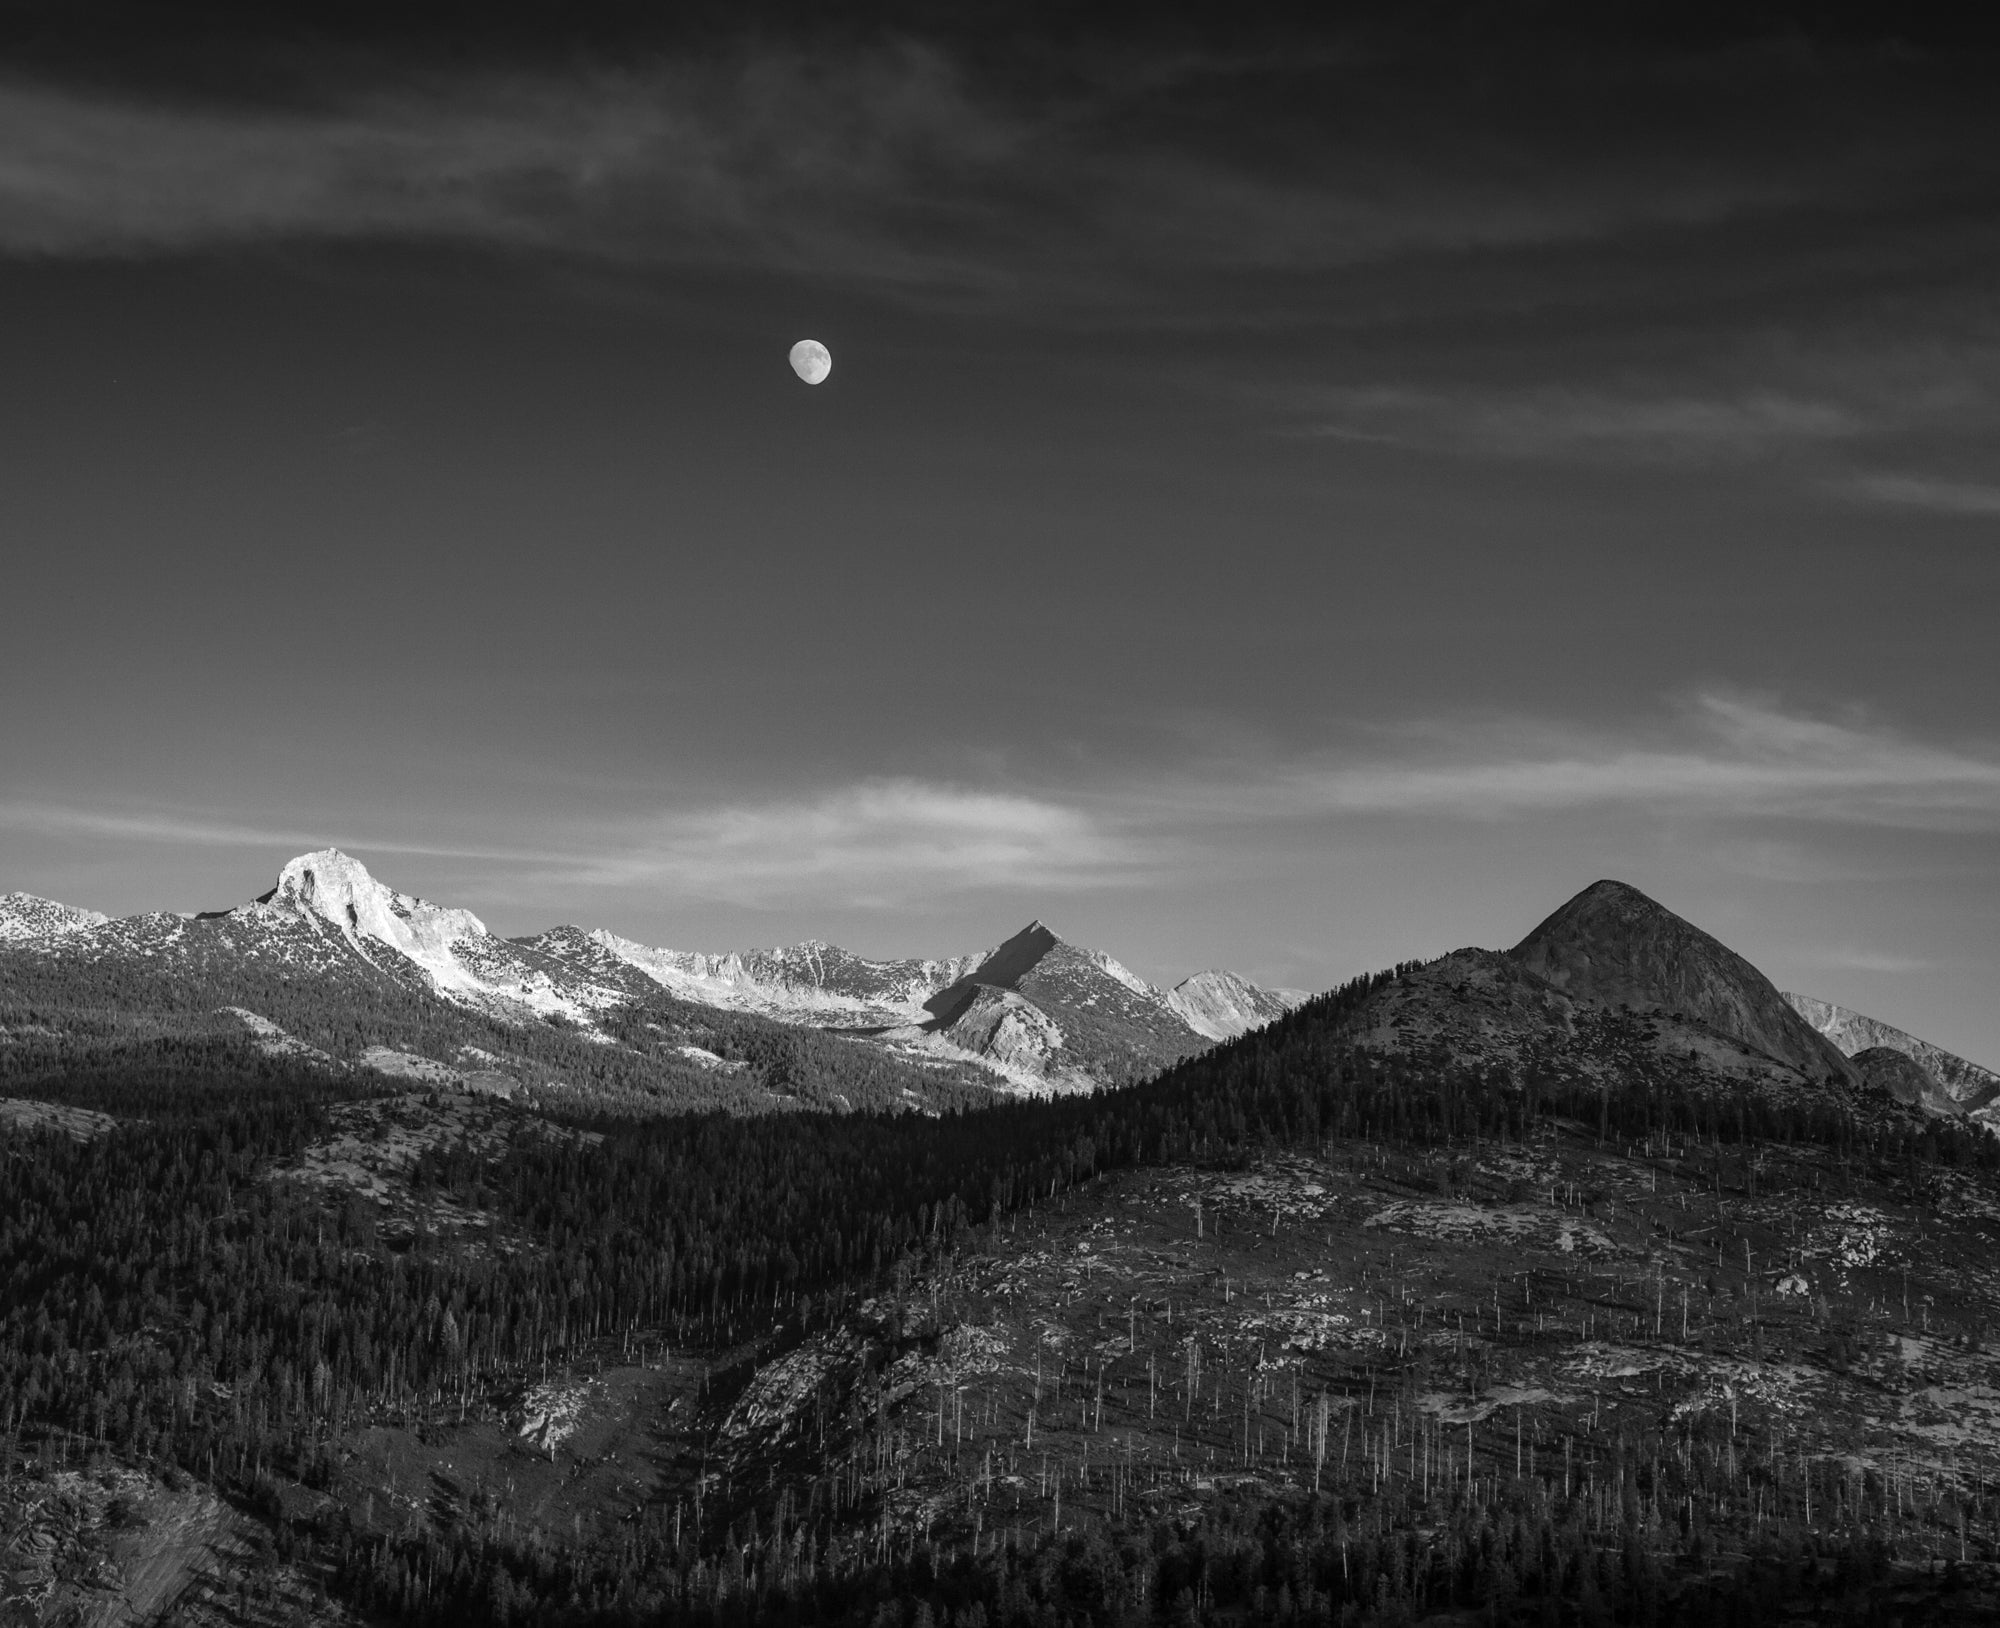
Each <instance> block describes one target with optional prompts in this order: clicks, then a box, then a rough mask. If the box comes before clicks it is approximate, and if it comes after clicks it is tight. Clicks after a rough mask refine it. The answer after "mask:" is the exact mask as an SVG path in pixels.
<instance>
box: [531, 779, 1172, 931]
mask: <svg viewBox="0 0 2000 1628" xmlns="http://www.w3.org/2000/svg"><path fill="white" fill-rule="evenodd" d="M599 843H600V845H599V846H597V847H596V849H595V851H594V852H591V853H589V854H587V855H584V856H581V857H577V858H573V859H571V860H568V861H558V863H557V866H556V869H557V872H558V873H559V874H560V875H562V876H563V877H564V878H565V879H567V880H569V881H572V882H574V883H577V884H580V885H585V886H619V887H633V886H646V887H656V888H660V889H662V890H665V891H668V892H671V893H675V894H680V895H685V896H692V897H701V898H710V899H718V900H723V901H726V902H729V903H733V904H744V905H762V904H771V903H795V902H797V901H799V900H802V899H814V900H823V901H830V902H838V903H842V904H849V905H872V906H890V905H895V904H899V903H909V902H912V901H914V900H919V899H923V898H926V897H933V896H936V895H940V894H948V893H962V892H977V891H983V890H987V889H1004V888H1035V889H1056V888H1084V887H1101V886H1107V885H1115V884H1118V883H1121V882H1131V881H1136V880H1138V879H1140V877H1141V876H1142V875H1143V873H1144V866H1145V863H1146V858H1147V856H1146V854H1145V852H1144V850H1143V849H1142V848H1141V847H1140V845H1139V844H1138V843H1137V842H1136V841H1135V840H1133V838H1132V837H1131V836H1130V835H1128V834H1121V833H1119V832H1118V831H1116V830H1114V829H1112V828H1110V827H1109V826H1108V825H1107V824H1106V823H1105V822H1104V821H1102V820H1101V819H1100V818H1098V817H1096V816H1094V815H1092V814H1090V813H1088V812H1086V811H1084V810H1082V809H1080V808H1077V807H1074V806H1071V805H1069V804H1066V803H1063V802H1059V801H1056V800H1053V799H1049V798H1042V797H1033V796H1025V795H1020V794H1017V793H1007V792H994V791H982V790H971V789H965V788H960V787H955V786H948V785H939V784H934V783H931V782H926V781H921V780H912V779H885V780H870V781H863V782H860V783H858V784H854V785H850V786H845V787H841V788H837V789H834V790H831V791H828V792H825V793H822V794H819V795H813V796H806V797H800V798H795V799H775V800H770V801H765V802H758V803H737V804H730V805H724V806H718V807H711V808H707V809H699V810H691V811H686V812H680V813H673V814H667V815H662V816H659V817H656V818H654V819H652V820H650V821H647V822H645V823H644V824H643V825H642V826H641V827H640V828H639V829H638V830H636V831H631V830H628V831H626V832H624V833H622V834H618V835H614V836H613V837H611V838H610V839H609V840H604V839H602V838H600V839H599Z"/></svg>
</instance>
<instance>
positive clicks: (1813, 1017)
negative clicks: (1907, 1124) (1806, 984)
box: [1785, 993, 2000, 1106]
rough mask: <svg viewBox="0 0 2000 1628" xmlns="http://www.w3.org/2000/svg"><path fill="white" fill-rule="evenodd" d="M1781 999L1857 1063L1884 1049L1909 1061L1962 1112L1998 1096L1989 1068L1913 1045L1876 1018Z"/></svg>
mask: <svg viewBox="0 0 2000 1628" xmlns="http://www.w3.org/2000/svg"><path fill="white" fill-rule="evenodd" d="M1785 999H1786V1000H1787V1001H1788V1002H1790V1003H1791V1006H1792V1009H1793V1010H1794V1011H1796V1012H1797V1013H1798V1014H1799V1016H1800V1017H1802V1018H1804V1019H1805V1020H1806V1022H1808V1023H1810V1024H1811V1025H1812V1026H1813V1028H1814V1029H1815V1030H1817V1031H1818V1032H1819V1033H1820V1034H1821V1035H1823V1036H1825V1037H1826V1039H1828V1040H1829V1041H1831V1042H1832V1043H1833V1044H1834V1045H1836V1046H1838V1047H1839V1048H1840V1050H1841V1051H1843V1052H1844V1053H1846V1055H1847V1056H1848V1057H1850V1058H1853V1059H1855V1060H1856V1061H1857V1062H1858V1061H1859V1059H1860V1054H1861V1053H1863V1052H1865V1051H1868V1050H1870V1049H1873V1048H1876V1047H1886V1048H1888V1049H1889V1050H1890V1051H1899V1052H1901V1053H1903V1055H1904V1056H1906V1057H1909V1058H1910V1059H1912V1060H1913V1061H1914V1062H1915V1063H1916V1064H1917V1066H1918V1067H1920V1068H1921V1069H1922V1070H1923V1071H1924V1072H1925V1073H1926V1074H1927V1075H1929V1076H1930V1078H1931V1079H1933V1080H1935V1081H1936V1082H1937V1083H1938V1084H1939V1085H1940V1086H1941V1087H1943V1088H1944V1090H1945V1091H1946V1092H1948V1093H1949V1094H1950V1096H1951V1098H1952V1100H1953V1101H1954V1102H1957V1103H1959V1104H1960V1105H1962V1106H1977V1105H1983V1104H1985V1103H1987V1102H1990V1101H1991V1100H1992V1099H1993V1098H1994V1097H1995V1096H1996V1095H2000V1074H1995V1073H1994V1072H1993V1070H1991V1069H1990V1068H1981V1067H1980V1066H1979V1065H1978V1064H1977V1063H1969V1062H1967V1061H1966V1060H1965V1059H1964V1058H1963V1057H1959V1056H1956V1055H1954V1054H1953V1053H1951V1052H1948V1051H1946V1050H1945V1049H1944V1048H1943V1047H1942V1046H1934V1045H1932V1044H1931V1043H1930V1042H1929V1041H1928V1040H1919V1039H1918V1038H1917V1037H1916V1036H1915V1035H1913V1034H1905V1033H1904V1032H1903V1031H1902V1030H1901V1029H1898V1028H1895V1027H1894V1026H1892V1025H1890V1024H1887V1023H1884V1022H1882V1021H1881V1020H1880V1019H1878V1018H1872V1017H1865V1016H1863V1015H1862V1014H1861V1013H1859V1012H1855V1011H1851V1010H1849V1009H1848V1008H1847V1007H1845V1006H1836V1005H1834V1003H1833V1002H1832V1001H1822V1000H1815V999H1814V998H1813V997H1812V996H1811V995H1794V994H1790V993H1787V994H1786V996H1785Z"/></svg>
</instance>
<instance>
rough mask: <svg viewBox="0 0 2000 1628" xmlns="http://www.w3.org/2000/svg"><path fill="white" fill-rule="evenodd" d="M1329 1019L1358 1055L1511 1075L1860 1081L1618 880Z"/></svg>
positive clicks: (1398, 980)
mask: <svg viewBox="0 0 2000 1628" xmlns="http://www.w3.org/2000/svg"><path fill="white" fill-rule="evenodd" d="M1341 1026H1342V1030H1343V1034H1344V1037H1345V1038H1347V1039H1350V1040H1353V1041H1355V1042H1358V1043H1359V1044H1361V1045H1363V1046H1365V1047H1367V1048H1368V1049H1370V1050H1372V1051H1376V1052H1380V1053H1383V1054H1388V1055H1401V1056H1404V1057H1410V1058H1441V1059H1448V1060H1452V1061H1456V1062H1460V1063H1466V1064H1472V1065H1478V1066H1482V1067H1499V1068H1504V1069H1507V1070H1509V1071H1510V1072H1512V1073H1513V1074H1514V1075H1515V1076H1516V1077H1525V1076H1528V1075H1536V1074H1539V1075H1542V1076H1545V1077H1550V1078H1564V1077H1582V1078H1587V1079H1592V1080H1596V1081H1599V1082H1602V1083H1605V1084H1610V1083H1614V1082H1617V1081H1620V1080H1629V1079H1632V1078H1634V1077H1641V1078H1647V1079H1651V1080H1654V1081H1657V1082H1660V1083H1661V1084H1670V1085H1673V1086H1675V1087H1677V1088H1679V1087H1685V1088H1690V1089H1696V1090H1701V1091H1723V1092H1728V1091H1739V1090H1749V1091H1754V1092H1757V1093H1759V1094H1761V1095H1765V1096H1768V1097H1772V1098H1784V1097H1789V1096H1793V1095H1803V1096H1804V1097H1807V1098H1819V1097H1823V1096H1824V1094H1825V1093H1826V1092H1827V1091H1828V1090H1834V1091H1837V1092H1853V1091H1858V1090H1863V1089H1866V1088H1867V1086H1868V1082H1867V1081H1866V1080H1865V1079H1864V1076H1863V1075H1862V1073H1861V1072H1860V1071H1859V1070H1858V1069H1857V1068H1856V1067H1855V1065H1854V1064H1853V1063H1851V1062H1850V1061H1849V1060H1848V1059H1847V1058H1845V1057H1843V1056H1841V1055H1840V1054H1839V1053H1838V1052H1836V1051H1835V1050H1834V1049H1833V1048H1832V1047H1831V1046H1830V1045H1828V1043H1827V1042H1826V1041H1825V1040H1823V1039H1822V1038H1821V1037H1820V1036H1819V1035H1818V1034H1816V1033H1814V1032H1813V1031H1812V1030H1811V1028H1810V1027H1809V1026H1808V1025H1807V1024H1806V1023H1805V1021H1804V1020H1803V1019H1802V1018H1800V1017H1799V1016H1798V1014H1797V1013H1796V1012H1794V1011H1793V1010H1792V1009H1791V1007H1790V1006H1789V1005H1788V1004H1787V1003H1786V1002H1785V1001H1784V999H1783V997H1781V996H1780V995H1779V994H1778V992H1777V990H1776V989H1775V988H1774V987H1773V986H1772V985H1771V982H1770V980H1769V979H1768V978H1766V977H1765V976H1764V975H1763V973H1761V972H1759V971H1758V970H1757V969H1756V968H1755V967H1754V966H1752V965H1751V964H1750V963H1749V962H1748V961H1746V960H1744V959H1743V957H1741V956H1740V955H1737V954H1736V953H1735V952H1734V951H1733V950H1730V949H1728V948H1727V947H1726V946H1724V945H1722V944H1720V943H1718V942H1717V941H1716V940H1715V939H1714V938H1712V937H1710V936H1709V935H1708V934H1707V933H1704V932H1702V931H1701V930H1700V929H1699V928H1697V927H1695V926H1693V925H1692V924H1690V923H1688V922H1686V921H1684V920H1682V919H1681V918H1680V917H1679V916H1676V915H1674V914H1673V912H1671V911H1669V910H1667V909H1665V908H1664V907H1663V906H1661V905H1659V904H1657V903H1655V902H1654V901H1653V900H1651V899H1649V898H1647V897H1646V896H1645V895H1644V894H1642V893H1640V892H1639V891H1638V890H1637V889H1635V888H1632V887H1629V886H1626V885H1625V884H1623V883H1618V882H1599V883H1597V884H1595V885H1593V886H1592V887H1589V888H1586V889H1585V890H1584V891H1583V892H1582V893H1579V894H1578V895H1577V896H1576V897H1575V898H1573V899H1571V900H1570V901H1569V902H1568V903H1566V904H1565V905H1564V906H1563V907H1562V908H1561V909H1560V910H1558V911H1556V912H1555V913H1554V914H1553V915H1552V916H1550V917H1549V918H1548V919H1547V920H1546V921H1544V922H1543V923H1542V924H1541V925H1540V926H1539V927H1537V928H1536V929H1535V930H1534V931H1533V932H1532V933H1530V934H1529V935H1528V937H1527V938H1526V939H1524V940H1523V941H1522V942H1521V943H1520V944H1519V945H1517V946H1516V947H1515V948H1514V949H1512V950H1509V951H1505V952H1501V951H1494V950H1480V949H1465V950H1457V951H1454V952H1452V953H1451V954H1449V955H1446V956H1441V957H1440V958H1438V959H1437V960H1435V961H1432V962H1428V963H1426V964H1424V965H1421V966H1417V967H1412V968H1406V969H1404V970H1403V971H1402V972H1401V973H1400V974H1399V975H1398V976H1396V977H1395V978H1393V979H1390V980H1388V981H1387V982H1385V983H1384V984H1383V985H1382V987H1380V988H1379V989H1377V990H1376V991H1374V992H1373V993H1372V994H1370V995H1369V996H1368V997H1367V998H1366V999H1365V1000H1363V1001H1362V1002H1361V1003H1360V1004H1359V1006H1358V1008H1356V1009H1355V1010H1353V1011H1351V1012H1349V1013H1347V1014H1346V1015H1345V1016H1344V1017H1343V1018H1342V1019H1341ZM1878 1072H1879V1071H1878ZM1906 1084H1907V1082H1904V1084H1903V1085H1898V1086H1897V1087H1896V1090H1897V1091H1903V1092H1904V1094H1907V1092H1906V1091H1905V1086H1906ZM1877 1088H1878V1089H1880V1090H1884V1091H1889V1090H1891V1082H1889V1081H1888V1079H1887V1077H1886V1076H1883V1078H1882V1080H1881V1081H1880V1082H1879V1083H1878V1087H1877ZM1892 1094H1894V1092H1892ZM1898 1100H1901V1097H1900V1096H1899V1097H1898ZM1911 1100H1915V1099H1914V1098H1912V1099H1911Z"/></svg>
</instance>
